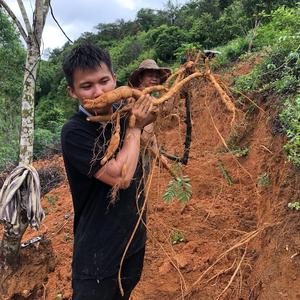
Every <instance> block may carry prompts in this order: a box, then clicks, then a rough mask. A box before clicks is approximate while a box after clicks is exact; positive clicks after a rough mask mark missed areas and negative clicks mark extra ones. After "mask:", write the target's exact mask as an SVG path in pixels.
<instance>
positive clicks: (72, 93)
mask: <svg viewBox="0 0 300 300" xmlns="http://www.w3.org/2000/svg"><path fill="white" fill-rule="evenodd" d="M67 92H68V95H69V96H70V97H71V98H74V99H78V97H77V95H76V94H75V93H74V89H73V88H72V87H71V86H69V85H68V86H67Z"/></svg>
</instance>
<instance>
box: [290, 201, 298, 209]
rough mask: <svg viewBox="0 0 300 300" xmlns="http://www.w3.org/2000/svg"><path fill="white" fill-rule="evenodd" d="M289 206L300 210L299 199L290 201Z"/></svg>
mask: <svg viewBox="0 0 300 300" xmlns="http://www.w3.org/2000/svg"><path fill="white" fill-rule="evenodd" d="M288 208H290V209H295V210H300V203H299V202H298V201H293V202H289V204H288Z"/></svg>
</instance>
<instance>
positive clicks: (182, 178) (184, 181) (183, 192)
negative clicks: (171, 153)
mask: <svg viewBox="0 0 300 300" xmlns="http://www.w3.org/2000/svg"><path fill="white" fill-rule="evenodd" d="M174 173H175V174H176V178H175V179H172V180H171V181H170V182H169V184H168V186H167V188H166V191H165V193H164V194H163V196H162V198H163V201H164V202H166V203H169V202H171V201H172V200H173V199H174V198H176V199H178V200H179V201H180V202H181V203H182V204H183V205H184V206H185V205H186V204H187V202H188V201H189V200H190V199H191V196H192V187H191V184H190V178H189V177H188V176H186V175H183V174H182V166H181V164H176V165H175V166H174Z"/></svg>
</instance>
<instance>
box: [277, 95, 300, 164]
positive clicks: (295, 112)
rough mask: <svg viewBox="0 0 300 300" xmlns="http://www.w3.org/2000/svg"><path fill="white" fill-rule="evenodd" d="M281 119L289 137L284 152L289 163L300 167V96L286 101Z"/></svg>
mask: <svg viewBox="0 0 300 300" xmlns="http://www.w3.org/2000/svg"><path fill="white" fill-rule="evenodd" d="M279 117H280V120H281V123H282V124H283V127H284V131H285V132H286V135H287V137H288V142H287V144H286V145H285V146H284V150H285V151H286V153H287V156H288V159H289V161H291V162H292V163H294V164H295V165H296V166H298V167H300V95H298V96H297V97H296V98H295V99H287V100H286V101H285V103H284V109H283V110H282V112H281V113H280V115H279Z"/></svg>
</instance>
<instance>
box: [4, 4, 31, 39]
mask: <svg viewBox="0 0 300 300" xmlns="http://www.w3.org/2000/svg"><path fill="white" fill-rule="evenodd" d="M1 6H2V7H3V8H4V9H5V11H6V12H7V13H8V15H9V16H10V17H11V18H12V20H13V22H14V23H15V25H16V26H17V28H18V29H19V31H20V34H21V35H22V37H23V39H24V40H25V42H26V43H27V40H28V35H27V33H26V31H25V29H24V28H23V26H22V24H21V23H20V21H19V20H18V18H17V17H16V15H15V14H14V13H13V11H12V10H11V9H10V7H9V6H8V5H7V4H6V2H5V1H4V0H0V7H1Z"/></svg>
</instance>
